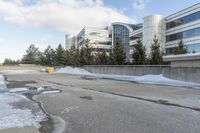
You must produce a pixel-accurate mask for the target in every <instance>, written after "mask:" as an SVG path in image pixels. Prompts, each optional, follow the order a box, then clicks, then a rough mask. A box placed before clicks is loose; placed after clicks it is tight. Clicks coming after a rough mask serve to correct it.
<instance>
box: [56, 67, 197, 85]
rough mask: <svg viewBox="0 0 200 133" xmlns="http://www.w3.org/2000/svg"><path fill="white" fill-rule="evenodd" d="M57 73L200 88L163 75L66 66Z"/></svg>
mask: <svg viewBox="0 0 200 133" xmlns="http://www.w3.org/2000/svg"><path fill="white" fill-rule="evenodd" d="M55 73H67V74H79V75H90V76H91V75H92V76H96V77H100V78H108V79H115V80H122V81H133V82H138V83H147V84H159V85H170V86H176V87H187V88H196V89H200V84H197V83H191V82H184V81H179V80H173V79H169V78H166V77H164V76H163V75H144V76H125V75H108V74H93V73H90V72H88V71H87V70H85V69H81V68H72V67H65V68H61V69H58V70H57V71H56V72H55Z"/></svg>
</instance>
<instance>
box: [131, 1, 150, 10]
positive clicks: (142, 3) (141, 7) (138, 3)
mask: <svg viewBox="0 0 200 133" xmlns="http://www.w3.org/2000/svg"><path fill="white" fill-rule="evenodd" d="M148 3H150V0H134V1H133V9H134V10H138V11H141V10H144V8H145V7H146V5H147V4H148Z"/></svg>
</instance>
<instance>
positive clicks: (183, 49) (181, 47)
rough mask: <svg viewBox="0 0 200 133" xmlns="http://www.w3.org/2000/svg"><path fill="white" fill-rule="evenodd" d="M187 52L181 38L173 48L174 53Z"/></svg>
mask: <svg viewBox="0 0 200 133" xmlns="http://www.w3.org/2000/svg"><path fill="white" fill-rule="evenodd" d="M187 52H188V50H187V48H186V47H184V44H183V40H180V41H179V43H178V47H176V48H175V54H176V55H178V54H186V53H187Z"/></svg>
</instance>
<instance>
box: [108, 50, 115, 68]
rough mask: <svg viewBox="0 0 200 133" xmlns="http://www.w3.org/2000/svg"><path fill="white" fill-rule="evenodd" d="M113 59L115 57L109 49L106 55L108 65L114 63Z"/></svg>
mask: <svg viewBox="0 0 200 133" xmlns="http://www.w3.org/2000/svg"><path fill="white" fill-rule="evenodd" d="M114 60H115V59H114V55H113V50H111V51H110V52H109V55H108V65H114V64H115V61H114Z"/></svg>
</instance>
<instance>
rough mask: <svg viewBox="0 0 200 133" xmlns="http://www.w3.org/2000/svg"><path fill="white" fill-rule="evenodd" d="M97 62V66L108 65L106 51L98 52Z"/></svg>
mask: <svg viewBox="0 0 200 133" xmlns="http://www.w3.org/2000/svg"><path fill="white" fill-rule="evenodd" d="M95 56H96V62H95V64H97V65H107V64H108V56H107V54H106V50H97V53H96V55H95Z"/></svg>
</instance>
